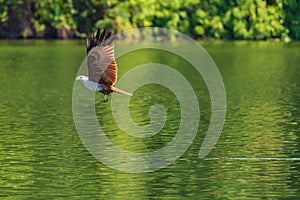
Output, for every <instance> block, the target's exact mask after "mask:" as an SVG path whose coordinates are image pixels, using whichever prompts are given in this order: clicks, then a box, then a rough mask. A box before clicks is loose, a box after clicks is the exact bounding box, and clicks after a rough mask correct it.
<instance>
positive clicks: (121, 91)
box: [111, 87, 132, 96]
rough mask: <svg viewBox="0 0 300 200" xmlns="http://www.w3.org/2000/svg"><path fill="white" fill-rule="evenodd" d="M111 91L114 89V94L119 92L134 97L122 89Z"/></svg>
mask: <svg viewBox="0 0 300 200" xmlns="http://www.w3.org/2000/svg"><path fill="white" fill-rule="evenodd" d="M111 89H112V91H113V92H117V93H119V94H126V95H128V96H132V94H130V93H128V92H125V91H123V90H120V89H118V88H115V87H112V88H111Z"/></svg>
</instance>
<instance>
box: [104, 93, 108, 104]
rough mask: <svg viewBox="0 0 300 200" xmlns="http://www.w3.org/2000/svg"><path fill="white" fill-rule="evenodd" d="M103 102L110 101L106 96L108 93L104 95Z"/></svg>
mask: <svg viewBox="0 0 300 200" xmlns="http://www.w3.org/2000/svg"><path fill="white" fill-rule="evenodd" d="M103 102H104V103H106V102H108V99H107V98H106V94H105V95H104V99H103Z"/></svg>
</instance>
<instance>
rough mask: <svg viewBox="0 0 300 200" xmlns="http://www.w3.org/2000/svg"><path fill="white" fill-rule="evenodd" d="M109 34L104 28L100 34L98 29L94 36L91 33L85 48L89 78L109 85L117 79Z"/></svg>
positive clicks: (112, 46)
mask: <svg viewBox="0 0 300 200" xmlns="http://www.w3.org/2000/svg"><path fill="white" fill-rule="evenodd" d="M109 36H110V33H108V34H106V31H105V30H104V31H103V32H102V34H101V35H100V29H98V31H97V34H96V37H94V34H93V33H92V34H89V35H88V37H87V46H86V48H87V52H88V56H87V65H88V72H89V80H90V81H93V82H96V83H100V84H105V85H107V86H109V87H111V86H113V85H114V84H115V83H116V81H117V63H116V61H115V58H114V45H113V44H111V42H112V39H111V38H109Z"/></svg>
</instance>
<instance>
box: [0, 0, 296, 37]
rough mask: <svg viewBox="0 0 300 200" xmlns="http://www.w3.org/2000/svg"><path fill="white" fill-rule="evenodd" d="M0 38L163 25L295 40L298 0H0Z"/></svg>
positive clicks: (207, 33)
mask: <svg viewBox="0 0 300 200" xmlns="http://www.w3.org/2000/svg"><path fill="white" fill-rule="evenodd" d="M0 3H1V4H0V21H1V24H0V38H75V37H85V36H86V33H87V32H89V31H91V30H92V29H93V28H96V27H101V28H110V29H111V31H113V32H115V33H117V32H121V31H125V30H128V29H132V28H139V27H149V26H151V27H164V28H169V29H174V30H178V31H180V32H182V33H185V34H187V35H190V36H192V37H194V38H217V39H247V40H265V39H269V38H278V39H281V40H285V41H287V40H290V39H294V40H298V39H300V1H299V0H233V1H231V0H86V1H80V0H0Z"/></svg>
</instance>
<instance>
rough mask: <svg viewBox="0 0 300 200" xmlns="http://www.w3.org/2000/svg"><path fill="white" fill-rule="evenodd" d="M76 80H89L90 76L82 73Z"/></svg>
mask: <svg viewBox="0 0 300 200" xmlns="http://www.w3.org/2000/svg"><path fill="white" fill-rule="evenodd" d="M76 80H79V81H87V80H89V77H87V76H84V75H80V76H77V78H76Z"/></svg>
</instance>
